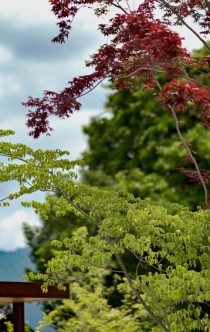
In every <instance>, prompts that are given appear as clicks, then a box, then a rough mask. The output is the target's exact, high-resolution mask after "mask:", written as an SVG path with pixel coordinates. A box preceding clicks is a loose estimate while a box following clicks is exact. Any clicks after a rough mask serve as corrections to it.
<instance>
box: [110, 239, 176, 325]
mask: <svg viewBox="0 0 210 332" xmlns="http://www.w3.org/2000/svg"><path fill="white" fill-rule="evenodd" d="M107 241H108V243H109V244H111V243H110V239H109V238H107ZM115 257H116V259H117V261H118V264H119V265H120V267H121V269H122V271H123V273H124V275H125V277H126V279H127V281H128V283H129V285H130V287H131V289H132V291H133V293H134V295H135V296H136V297H137V299H138V300H139V302H140V303H141V304H142V306H143V307H144V309H145V310H146V311H147V312H148V314H149V315H150V317H151V318H152V319H153V320H154V321H155V322H156V323H157V324H158V325H159V326H160V327H161V328H162V329H163V331H165V332H170V330H168V329H167V327H166V326H165V325H163V323H162V322H161V321H160V320H159V318H158V317H157V316H156V315H155V314H154V313H153V312H152V311H151V310H150V308H149V307H148V305H147V304H146V302H145V301H144V299H143V298H142V297H141V295H140V294H139V292H138V291H137V289H136V288H135V287H134V286H133V282H132V279H131V277H130V275H129V273H128V271H127V270H126V267H125V265H124V263H123V261H122V259H121V257H120V255H119V254H117V253H115Z"/></svg>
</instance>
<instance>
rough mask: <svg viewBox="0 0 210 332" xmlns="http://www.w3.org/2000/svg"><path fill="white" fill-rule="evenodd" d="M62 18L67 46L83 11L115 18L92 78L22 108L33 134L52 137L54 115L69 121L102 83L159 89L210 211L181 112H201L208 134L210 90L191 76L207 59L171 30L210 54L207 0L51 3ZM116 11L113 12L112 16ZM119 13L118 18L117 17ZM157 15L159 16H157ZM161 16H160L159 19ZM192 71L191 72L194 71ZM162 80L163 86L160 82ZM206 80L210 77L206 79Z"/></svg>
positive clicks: (203, 175)
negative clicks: (181, 29) (184, 32)
mask: <svg viewBox="0 0 210 332" xmlns="http://www.w3.org/2000/svg"><path fill="white" fill-rule="evenodd" d="M49 2H50V4H51V8H52V11H53V13H54V14H55V15H56V17H57V19H58V23H57V25H58V27H59V34H58V36H56V37H55V38H54V39H53V42H57V43H63V42H65V39H66V38H68V35H69V32H70V30H71V27H72V23H73V19H74V17H75V15H76V14H77V13H78V11H79V10H82V9H83V8H85V7H88V8H91V9H92V10H93V11H94V13H95V15H97V16H103V15H104V16H105V15H106V14H108V13H109V14H110V13H112V12H114V13H115V14H114V15H113V17H112V18H111V19H109V22H108V23H106V24H100V25H99V30H100V32H101V33H102V35H104V36H107V37H109V38H108V40H109V42H108V43H105V44H103V45H102V46H101V47H100V48H99V49H98V50H97V52H96V53H95V54H93V55H91V57H90V60H89V61H88V62H86V65H87V66H88V67H92V68H93V71H92V74H89V75H84V76H80V77H76V78H74V79H73V80H72V81H70V82H69V83H68V86H67V87H66V88H65V89H63V91H61V92H59V93H57V92H54V91H45V92H44V96H43V98H41V99H40V98H33V97H29V98H28V101H27V102H25V103H23V105H24V106H26V107H27V108H28V109H29V111H28V119H27V126H28V127H29V128H30V133H29V135H32V136H33V137H34V138H38V137H39V135H40V134H43V133H45V134H49V133H50V131H52V128H51V127H50V124H49V117H50V116H51V115H55V116H58V117H59V118H66V117H69V116H70V115H71V114H72V113H73V112H74V111H78V110H79V109H80V107H81V104H80V102H79V98H80V97H82V96H84V95H85V94H87V93H89V92H91V91H92V90H93V89H94V88H95V87H96V86H98V85H99V84H100V83H101V82H103V80H105V79H108V80H109V81H110V82H111V83H112V84H113V86H114V87H115V88H116V89H118V90H119V89H124V88H129V87H130V86H131V85H133V84H135V82H136V80H139V78H141V79H142V81H144V84H143V86H144V87H145V86H146V87H147V88H149V89H153V88H154V89H157V87H158V89H159V95H158V96H157V97H158V98H159V99H160V100H161V102H162V104H163V109H164V110H165V111H168V112H170V113H171V115H172V116H173V118H174V121H175V126H176V129H177V133H178V135H179V138H180V139H181V142H182V146H183V147H184V148H185V149H186V151H187V158H188V160H189V162H190V163H191V164H192V165H193V166H194V170H193V171H191V170H189V171H188V170H186V169H180V171H182V172H184V173H185V174H187V175H188V176H189V178H190V180H192V181H197V182H198V183H200V184H201V185H202V186H203V189H204V193H205V204H206V206H207V207H208V208H209V207H210V203H209V197H208V191H207V184H208V182H209V180H210V173H209V172H208V171H206V170H202V169H200V167H199V165H198V163H197V161H196V159H195V153H194V151H193V150H192V149H191V146H190V144H189V143H188V142H186V141H185V139H184V137H183V135H182V133H181V122H180V121H179V119H178V116H179V113H182V112H185V111H186V109H189V105H190V107H191V108H192V107H193V108H196V109H197V110H198V111H200V112H201V113H202V119H203V120H202V123H203V125H204V126H205V127H206V128H207V129H210V88H209V87H208V86H206V85H205V84H204V83H203V82H201V81H199V80H198V79H197V77H196V75H193V74H189V73H192V72H194V73H195V72H196V70H200V69H202V67H205V68H207V66H208V63H209V58H208V57H202V59H195V58H194V57H193V56H192V55H191V54H190V53H189V52H188V51H187V50H186V49H185V48H183V46H182V38H181V37H180V36H179V35H178V34H177V33H176V32H174V31H173V30H172V27H173V25H182V26H185V27H187V28H188V29H189V30H190V31H191V32H193V33H194V35H195V36H196V37H197V38H198V39H199V40H200V41H201V42H202V43H203V44H204V46H205V47H206V49H208V50H210V47H209V45H208V43H207V42H206V41H205V38H206V37H207V35H208V34H209V32H210V2H209V1H208V0H183V1H179V0H173V1H165V0H144V1H136V8H134V1H130V0H126V1H122V0H49ZM113 8H115V11H113ZM116 9H117V13H116ZM157 11H158V15H157ZM160 12H161V13H162V17H161V18H160ZM189 18H190V20H192V19H193V21H194V22H196V26H198V27H199V29H197V30H194V28H193V27H192V26H190V25H189V23H188V21H189ZM190 69H193V70H190ZM160 73H161V75H164V78H165V80H164V81H165V82H167V83H164V85H163V83H161V82H160V81H159V80H158V74H160ZM207 75H208V74H207Z"/></svg>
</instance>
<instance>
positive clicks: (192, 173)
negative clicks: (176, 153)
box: [178, 167, 210, 184]
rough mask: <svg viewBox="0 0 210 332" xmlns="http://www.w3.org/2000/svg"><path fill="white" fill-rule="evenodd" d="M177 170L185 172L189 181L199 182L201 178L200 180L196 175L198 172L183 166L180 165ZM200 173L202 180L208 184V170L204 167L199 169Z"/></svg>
mask: <svg viewBox="0 0 210 332" xmlns="http://www.w3.org/2000/svg"><path fill="white" fill-rule="evenodd" d="M178 170H179V171H180V172H181V173H183V174H185V175H186V176H187V177H188V178H189V181H191V182H197V183H199V184H200V183H201V180H200V178H199V176H198V173H197V172H196V171H189V170H187V169H185V168H182V167H181V168H178ZM200 174H201V176H202V178H203V180H204V182H205V183H206V184H208V183H209V181H210V171H207V170H205V169H200Z"/></svg>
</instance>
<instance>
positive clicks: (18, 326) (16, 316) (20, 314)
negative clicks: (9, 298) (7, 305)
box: [13, 302, 24, 332]
mask: <svg viewBox="0 0 210 332" xmlns="http://www.w3.org/2000/svg"><path fill="white" fill-rule="evenodd" d="M13 324H14V331H15V332H24V302H19V303H13Z"/></svg>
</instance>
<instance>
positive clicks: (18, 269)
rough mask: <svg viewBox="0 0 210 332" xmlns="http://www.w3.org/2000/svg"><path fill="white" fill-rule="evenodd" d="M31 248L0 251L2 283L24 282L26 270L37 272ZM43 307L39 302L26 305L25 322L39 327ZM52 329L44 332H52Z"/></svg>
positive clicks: (0, 278)
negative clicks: (32, 259)
mask: <svg viewBox="0 0 210 332" xmlns="http://www.w3.org/2000/svg"><path fill="white" fill-rule="evenodd" d="M29 255H30V248H23V249H18V250H16V251H8V252H7V251H0V281H24V274H25V269H26V268H27V269H31V270H35V265H34V264H33V263H32V262H31V260H30V257H29ZM41 311H42V308H41V305H40V304H38V303H37V302H33V303H26V304H25V321H26V322H27V323H28V324H29V325H30V326H31V327H32V328H33V329H35V327H37V325H38V322H39V320H40V319H41V318H42V316H41ZM51 331H52V329H51V328H45V329H43V332H51Z"/></svg>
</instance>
